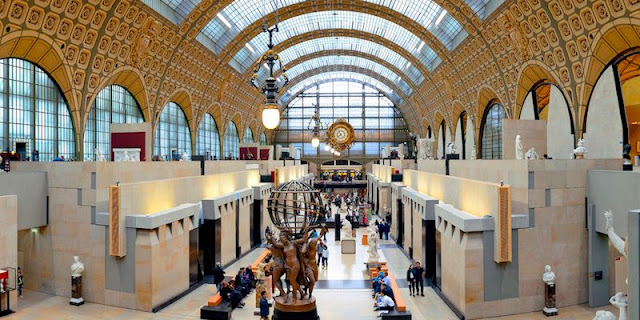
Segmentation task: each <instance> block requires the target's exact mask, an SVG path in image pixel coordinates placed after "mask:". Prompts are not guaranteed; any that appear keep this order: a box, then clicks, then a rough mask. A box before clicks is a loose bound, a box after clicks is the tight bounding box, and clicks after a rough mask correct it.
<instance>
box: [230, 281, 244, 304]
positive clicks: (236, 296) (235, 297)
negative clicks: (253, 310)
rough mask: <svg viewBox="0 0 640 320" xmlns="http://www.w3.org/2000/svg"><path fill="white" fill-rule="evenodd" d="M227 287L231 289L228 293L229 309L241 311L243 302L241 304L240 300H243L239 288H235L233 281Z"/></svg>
mask: <svg viewBox="0 0 640 320" xmlns="http://www.w3.org/2000/svg"><path fill="white" fill-rule="evenodd" d="M229 287H230V288H231V292H230V293H229V300H231V308H233V309H235V308H241V309H242V307H244V302H242V298H243V295H242V291H241V290H240V288H237V287H236V283H235V281H234V280H231V283H230V284H229Z"/></svg>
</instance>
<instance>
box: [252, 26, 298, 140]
mask: <svg viewBox="0 0 640 320" xmlns="http://www.w3.org/2000/svg"><path fill="white" fill-rule="evenodd" d="M262 31H263V32H266V33H269V44H268V45H267V47H268V50H267V52H266V53H265V54H263V55H262V57H261V58H260V60H259V61H258V64H257V65H256V68H255V69H254V70H253V75H252V76H251V80H250V81H251V85H252V86H254V87H255V88H256V89H258V90H259V91H260V92H261V93H262V94H264V95H265V98H266V99H265V103H264V106H263V108H262V124H263V125H264V127H265V128H267V129H275V128H277V127H278V124H279V123H280V109H279V108H278V98H277V97H278V94H280V92H282V90H283V89H284V88H285V87H286V86H287V85H288V84H289V78H288V77H287V74H286V71H287V70H285V69H283V68H282V61H281V60H280V57H279V56H278V53H277V52H276V51H275V50H273V33H274V32H279V29H278V22H277V20H276V25H275V26H274V27H273V28H267V25H266V24H263V25H262ZM276 62H277V63H278V64H279V68H280V69H281V70H282V74H281V75H280V79H282V80H281V82H282V85H281V86H278V79H276V78H275V77H274V75H273V68H274V67H275V65H276ZM263 65H264V66H265V67H266V68H267V69H268V71H269V76H268V77H267V80H266V81H265V83H264V85H263V86H262V87H259V86H258V83H257V82H258V71H259V70H260V68H261V67H262V66H263Z"/></svg>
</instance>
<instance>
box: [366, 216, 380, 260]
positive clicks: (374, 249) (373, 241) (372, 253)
mask: <svg viewBox="0 0 640 320" xmlns="http://www.w3.org/2000/svg"><path fill="white" fill-rule="evenodd" d="M367 231H368V232H369V234H368V238H367V241H368V243H369V249H368V250H367V253H368V254H369V260H367V262H377V261H378V260H379V259H380V255H379V254H378V241H379V240H378V229H376V226H375V224H374V223H373V222H372V223H369V228H368V230H367Z"/></svg>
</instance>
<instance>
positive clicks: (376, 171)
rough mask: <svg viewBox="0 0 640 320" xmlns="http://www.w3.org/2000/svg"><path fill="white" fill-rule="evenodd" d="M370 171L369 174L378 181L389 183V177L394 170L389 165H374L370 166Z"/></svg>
mask: <svg viewBox="0 0 640 320" xmlns="http://www.w3.org/2000/svg"><path fill="white" fill-rule="evenodd" d="M399 164H401V163H399ZM371 170H372V171H371V173H372V174H373V175H374V176H375V177H377V178H378V179H380V181H382V182H391V175H392V174H393V172H394V171H395V168H394V167H392V166H389V165H381V164H374V165H372V167H371Z"/></svg>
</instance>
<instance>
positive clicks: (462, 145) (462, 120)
mask: <svg viewBox="0 0 640 320" xmlns="http://www.w3.org/2000/svg"><path fill="white" fill-rule="evenodd" d="M466 140H467V112H466V111H463V112H462V113H461V114H460V116H459V117H458V123H457V124H456V138H455V143H456V148H457V149H458V154H460V159H466V158H467V146H466V142H467V141H466Z"/></svg>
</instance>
